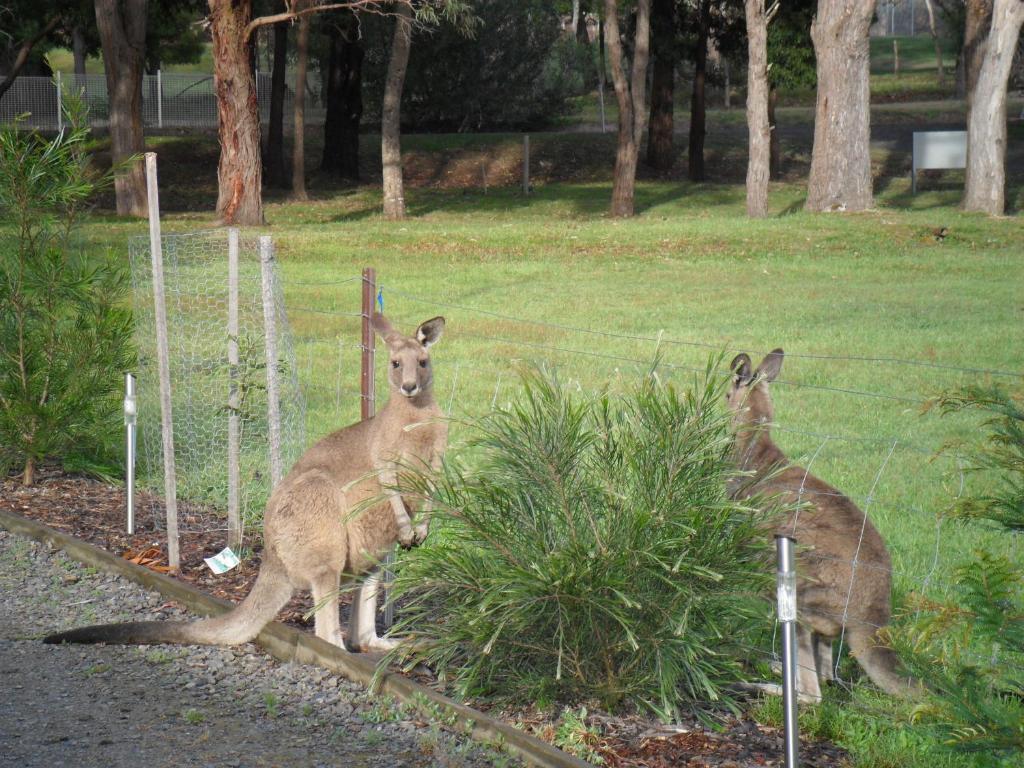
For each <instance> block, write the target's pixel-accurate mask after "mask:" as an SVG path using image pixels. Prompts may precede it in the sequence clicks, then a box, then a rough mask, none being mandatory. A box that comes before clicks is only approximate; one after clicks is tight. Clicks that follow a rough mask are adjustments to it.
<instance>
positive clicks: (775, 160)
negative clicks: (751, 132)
mask: <svg viewBox="0 0 1024 768" xmlns="http://www.w3.org/2000/svg"><path fill="white" fill-rule="evenodd" d="M778 105H779V89H778V88H777V87H776V86H775V85H774V84H770V85H769V86H768V130H769V131H771V140H770V141H769V142H768V178H769V179H772V180H773V181H778V180H779V179H780V178H781V177H782V146H781V144H780V143H779V123H778V120H776V118H775V108H776V107H777V106H778Z"/></svg>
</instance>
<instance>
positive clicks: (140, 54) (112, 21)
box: [96, 0, 148, 216]
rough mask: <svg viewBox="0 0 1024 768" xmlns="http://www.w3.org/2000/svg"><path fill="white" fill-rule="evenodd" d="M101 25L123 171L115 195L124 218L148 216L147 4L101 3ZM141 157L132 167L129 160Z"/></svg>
mask: <svg viewBox="0 0 1024 768" xmlns="http://www.w3.org/2000/svg"><path fill="white" fill-rule="evenodd" d="M96 27H97V29H98V30H99V34H100V44H101V45H102V47H103V69H104V71H105V73H106V79H107V93H108V94H109V99H110V119H109V131H110V152H111V156H112V161H113V164H114V166H115V168H117V169H118V170H117V172H116V175H115V176H114V197H115V198H116V201H117V213H118V215H120V216H145V215H146V213H147V211H148V206H147V202H146V175H145V172H144V170H143V165H142V157H141V155H142V153H143V152H144V151H145V148H146V147H145V140H144V139H143V135H142V73H143V64H144V58H145V54H146V0H120V1H119V0H96ZM133 155H135V156H137V157H136V158H135V160H134V162H132V163H131V164H130V165H128V166H125V163H126V161H127V160H128V159H129V158H131V157H132V156H133Z"/></svg>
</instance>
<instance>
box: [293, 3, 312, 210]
mask: <svg viewBox="0 0 1024 768" xmlns="http://www.w3.org/2000/svg"><path fill="white" fill-rule="evenodd" d="M296 52H297V53H298V57H297V61H296V63H295V101H294V107H295V133H294V135H293V136H292V200H308V199H309V197H308V196H307V195H306V66H307V64H308V62H309V17H308V16H303V17H302V18H300V19H299V35H298V40H297V41H296Z"/></svg>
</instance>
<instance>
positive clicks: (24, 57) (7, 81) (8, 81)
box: [0, 14, 63, 99]
mask: <svg viewBox="0 0 1024 768" xmlns="http://www.w3.org/2000/svg"><path fill="white" fill-rule="evenodd" d="M62 18H63V17H62V16H61V15H60V14H57V15H56V16H54V17H52V18H51V19H50V20H49V21H48V22H46V25H45V26H44V27H43V28H42V29H41V30H39V32H38V33H37V34H36V36H35V37H30V38H29V39H28V40H26V41H25V42H23V43H22V44H21V48H20V49H18V55H17V56H16V57H15V59H14V65H13V66H12V67H11V71H10V72H8V73H7V77H5V78H4V81H3V82H2V83H0V99H2V98H3V97H4V94H5V93H7V91H8V89H9V88H10V87H11V86H12V85H14V81H15V80H16V79H17V78H18V75H20V74H21V70H22V69H23V68H24V66H25V63H26V62H27V61H28V55H29V54H30V53H31V52H32V49H33V48H34V47H35V46H36V44H37V43H38V42H39V41H40V40H42V39H43V38H44V37H46V36H47V35H48V34H50V33H51V32H52V31H53V30H54V28H55V27H56V26H57V25H58V24H59V23H60V21H61V19H62Z"/></svg>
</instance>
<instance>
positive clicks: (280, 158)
mask: <svg viewBox="0 0 1024 768" xmlns="http://www.w3.org/2000/svg"><path fill="white" fill-rule="evenodd" d="M287 66H288V25H287V24H286V23H284V22H280V23H278V24H275V25H274V65H273V74H272V75H271V77H270V125H269V126H268V130H267V151H266V154H265V156H264V171H265V173H266V175H267V181H269V182H270V183H271V184H274V185H276V186H279V187H282V186H284V184H285V165H284V97H285V93H286V92H287V90H288V87H287V83H285V72H286V69H287Z"/></svg>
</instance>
